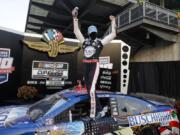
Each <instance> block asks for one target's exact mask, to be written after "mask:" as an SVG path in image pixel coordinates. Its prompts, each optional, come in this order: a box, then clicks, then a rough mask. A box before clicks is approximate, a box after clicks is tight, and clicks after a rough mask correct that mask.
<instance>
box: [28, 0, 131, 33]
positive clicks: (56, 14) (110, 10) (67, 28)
mask: <svg viewBox="0 0 180 135" xmlns="http://www.w3.org/2000/svg"><path fill="white" fill-rule="evenodd" d="M129 4H130V3H129V2H124V3H122V5H117V3H109V2H108V1H105V0H31V2H30V7H29V13H28V18H27V25H26V32H32V33H39V34H41V33H42V32H43V31H44V30H45V29H47V28H55V29H58V30H59V31H61V32H62V34H63V35H64V36H65V37H74V34H73V28H72V26H73V25H72V15H71V11H72V9H73V8H74V7H76V6H78V7H79V22H80V25H81V31H82V33H83V34H84V35H85V34H87V27H88V26H89V25H96V26H97V27H98V30H99V36H102V35H103V34H104V32H105V31H106V30H107V28H108V26H109V23H110V20H109V15H116V14H118V13H120V12H122V11H123V10H124V9H125V8H126V7H127V6H128V5H129Z"/></svg>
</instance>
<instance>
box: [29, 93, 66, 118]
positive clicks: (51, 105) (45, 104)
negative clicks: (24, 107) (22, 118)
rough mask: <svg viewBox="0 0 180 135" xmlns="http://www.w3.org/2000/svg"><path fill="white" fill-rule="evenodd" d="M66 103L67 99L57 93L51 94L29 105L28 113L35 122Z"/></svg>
mask: <svg viewBox="0 0 180 135" xmlns="http://www.w3.org/2000/svg"><path fill="white" fill-rule="evenodd" d="M66 101H67V99H66V98H64V97H63V96H62V95H60V94H59V93H57V94H53V95H51V96H47V97H46V98H44V99H42V100H40V101H38V102H36V103H35V104H33V105H31V106H30V107H29V111H28V112H29V115H30V116H31V117H32V119H33V120H36V119H37V118H39V117H40V116H43V115H44V114H46V113H49V112H51V111H53V110H54V109H56V108H57V107H59V106H60V105H62V104H63V103H65V102H66Z"/></svg>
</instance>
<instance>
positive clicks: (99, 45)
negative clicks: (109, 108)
mask: <svg viewBox="0 0 180 135" xmlns="http://www.w3.org/2000/svg"><path fill="white" fill-rule="evenodd" d="M72 16H73V25H74V34H75V36H76V38H77V39H78V40H79V41H80V43H82V49H83V56H84V57H83V65H84V79H85V85H86V87H87V91H88V93H89V94H90V98H91V110H90V117H91V118H94V117H95V116H96V113H97V112H98V111H100V110H101V107H100V103H99V101H98V100H97V97H96V88H95V86H96V82H97V79H98V75H99V63H98V58H99V56H100V53H101V51H102V49H103V46H104V45H107V44H109V43H110V41H111V40H113V39H114V38H115V37H116V22H115V17H114V16H109V19H110V20H111V27H112V30H111V33H110V34H109V35H107V36H106V37H104V38H103V39H102V40H100V39H98V38H97V34H98V30H97V28H96V26H94V25H91V26H89V27H88V31H87V32H88V38H87V39H85V38H84V36H83V35H82V33H81V31H80V29H79V25H78V7H75V8H74V9H73V11H72ZM96 103H97V105H96ZM96 109H97V110H96ZM96 111H97V112H96Z"/></svg>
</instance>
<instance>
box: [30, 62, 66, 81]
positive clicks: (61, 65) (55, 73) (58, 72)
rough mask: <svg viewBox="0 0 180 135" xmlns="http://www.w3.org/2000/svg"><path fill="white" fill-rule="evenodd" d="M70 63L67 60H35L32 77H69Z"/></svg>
mask: <svg viewBox="0 0 180 135" xmlns="http://www.w3.org/2000/svg"><path fill="white" fill-rule="evenodd" d="M68 69H69V64H68V63H65V62H49V61H33V64H32V79H49V80H56V81H57V80H65V79H68Z"/></svg>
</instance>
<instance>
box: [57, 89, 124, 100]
mask: <svg viewBox="0 0 180 135" xmlns="http://www.w3.org/2000/svg"><path fill="white" fill-rule="evenodd" d="M96 93H97V94H98V95H101V94H108V95H117V94H118V95H125V94H122V93H120V92H108V91H96ZM58 94H59V95H61V96H63V97H65V98H71V97H77V96H83V95H88V93H87V92H85V91H76V90H75V89H66V90H63V91H60V92H58Z"/></svg>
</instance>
